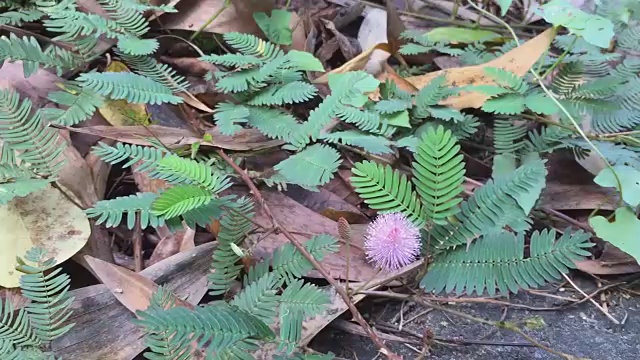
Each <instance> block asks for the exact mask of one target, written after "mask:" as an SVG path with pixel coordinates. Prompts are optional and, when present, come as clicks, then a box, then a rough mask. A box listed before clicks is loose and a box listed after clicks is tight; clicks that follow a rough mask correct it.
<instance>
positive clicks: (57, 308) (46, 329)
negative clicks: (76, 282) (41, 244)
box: [16, 248, 74, 343]
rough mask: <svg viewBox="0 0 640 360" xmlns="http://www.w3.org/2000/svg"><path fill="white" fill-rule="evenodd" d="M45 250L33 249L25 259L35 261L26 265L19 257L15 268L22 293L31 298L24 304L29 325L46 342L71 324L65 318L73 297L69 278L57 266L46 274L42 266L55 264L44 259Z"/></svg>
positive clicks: (59, 334)
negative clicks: (69, 292) (69, 291)
mask: <svg viewBox="0 0 640 360" xmlns="http://www.w3.org/2000/svg"><path fill="white" fill-rule="evenodd" d="M45 255H46V250H44V249H41V248H33V249H31V250H29V251H28V252H27V254H26V255H25V257H24V259H25V260H27V261H30V262H32V263H35V265H29V264H27V263H26V262H25V261H24V260H22V259H18V264H19V265H18V266H17V267H16V270H18V271H20V272H21V273H23V275H22V276H21V277H20V290H21V292H22V296H24V297H25V298H27V299H29V300H31V302H29V304H27V306H26V311H27V313H28V314H29V321H30V325H31V327H32V328H33V331H34V332H35V334H36V335H37V336H38V338H39V339H40V340H41V341H42V342H44V343H49V342H51V341H52V340H55V339H57V338H59V337H60V336H62V335H64V334H65V333H67V332H68V331H69V330H70V329H71V328H72V327H73V326H74V325H73V324H66V325H63V324H64V323H65V321H66V320H67V319H68V318H69V317H70V316H71V314H72V312H71V311H70V310H69V306H70V305H71V303H72V302H73V300H74V298H73V297H69V296H68V294H67V292H68V290H69V284H70V282H71V279H70V278H69V275H67V274H65V273H62V272H61V271H62V268H57V269H55V270H53V271H51V272H50V273H47V274H46V275H45V273H44V272H45V269H49V268H51V267H53V266H54V265H55V259H45Z"/></svg>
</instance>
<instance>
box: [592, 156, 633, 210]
mask: <svg viewBox="0 0 640 360" xmlns="http://www.w3.org/2000/svg"><path fill="white" fill-rule="evenodd" d="M614 172H615V175H614ZM616 175H617V178H616ZM618 180H620V185H621V186H622V189H620V188H619V187H618ZM593 182H595V183H596V184H598V185H600V186H602V187H605V188H615V189H617V190H618V191H622V199H623V200H624V201H625V202H626V203H627V204H629V205H631V206H638V204H640V171H638V170H636V169H635V168H633V167H631V166H627V165H615V166H613V171H611V169H610V168H608V167H607V168H604V169H602V171H600V173H599V174H598V176H596V177H595V179H593Z"/></svg>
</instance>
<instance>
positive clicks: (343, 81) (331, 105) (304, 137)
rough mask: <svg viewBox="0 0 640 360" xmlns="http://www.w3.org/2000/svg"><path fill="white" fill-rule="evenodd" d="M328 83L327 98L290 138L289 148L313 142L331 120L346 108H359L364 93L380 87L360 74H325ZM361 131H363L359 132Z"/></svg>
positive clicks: (364, 98)
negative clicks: (328, 91)
mask: <svg viewBox="0 0 640 360" xmlns="http://www.w3.org/2000/svg"><path fill="white" fill-rule="evenodd" d="M328 79H329V88H330V89H331V95H329V96H327V97H326V98H325V99H324V101H322V103H320V105H318V107H317V108H315V109H313V110H312V111H311V113H310V114H309V117H308V119H307V121H306V122H304V123H303V124H302V126H301V127H299V129H297V130H296V132H295V133H294V134H292V138H291V140H290V144H291V147H292V148H294V149H298V150H299V149H302V148H303V147H304V146H306V145H307V144H309V143H310V142H311V141H315V140H317V139H318V138H319V137H320V135H321V134H322V130H323V129H324V128H325V127H326V126H327V125H328V124H329V123H330V122H331V120H332V119H333V118H335V117H336V116H338V115H339V114H340V113H341V112H342V111H344V109H346V108H349V107H356V108H357V107H361V106H363V105H364V104H365V103H366V102H367V100H368V98H367V95H366V93H368V92H371V91H373V90H375V89H376V88H377V87H378V85H379V84H380V82H379V81H378V80H376V79H375V78H374V77H373V76H371V75H369V74H367V73H365V72H363V71H353V72H347V73H344V74H329V76H328ZM374 114H375V113H374ZM376 115H377V114H376ZM361 130H365V131H366V129H362V128H361Z"/></svg>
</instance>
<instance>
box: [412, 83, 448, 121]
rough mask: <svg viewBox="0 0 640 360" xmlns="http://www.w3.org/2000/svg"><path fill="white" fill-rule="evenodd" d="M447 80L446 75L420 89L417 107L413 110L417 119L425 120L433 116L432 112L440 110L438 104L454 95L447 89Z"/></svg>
mask: <svg viewBox="0 0 640 360" xmlns="http://www.w3.org/2000/svg"><path fill="white" fill-rule="evenodd" d="M446 80H447V79H446V77H445V76H444V75H441V76H438V77H436V78H435V79H433V80H431V82H429V83H428V84H427V85H426V86H425V87H423V88H422V89H420V92H418V94H417V95H416V106H415V108H414V109H413V114H414V116H415V117H417V118H419V119H424V118H427V117H429V116H431V110H432V109H433V108H438V103H439V102H440V101H441V100H443V99H445V98H447V97H448V96H450V95H452V94H453V92H452V90H450V89H449V87H447V85H446V83H445V82H446Z"/></svg>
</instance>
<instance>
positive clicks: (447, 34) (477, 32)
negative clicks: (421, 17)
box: [424, 26, 501, 44]
mask: <svg viewBox="0 0 640 360" xmlns="http://www.w3.org/2000/svg"><path fill="white" fill-rule="evenodd" d="M424 36H425V37H426V38H427V39H429V40H430V41H433V42H447V43H451V44H458V43H463V44H469V43H473V42H476V41H487V40H492V39H495V38H499V37H500V36H501V35H500V34H498V33H495V32H493V31H489V30H483V29H469V28H463V27H449V26H442V27H437V28H435V29H433V30H429V31H428V32H427V33H425V34H424Z"/></svg>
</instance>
